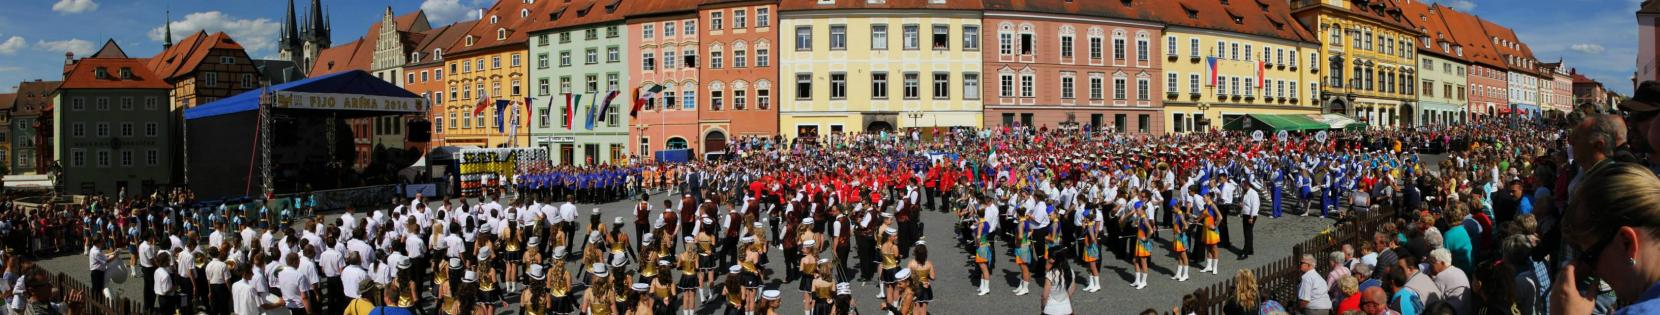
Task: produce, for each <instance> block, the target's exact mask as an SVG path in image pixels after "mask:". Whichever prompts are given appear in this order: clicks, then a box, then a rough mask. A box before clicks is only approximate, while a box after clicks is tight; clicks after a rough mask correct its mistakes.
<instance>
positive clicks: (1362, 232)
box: [1184, 207, 1396, 315]
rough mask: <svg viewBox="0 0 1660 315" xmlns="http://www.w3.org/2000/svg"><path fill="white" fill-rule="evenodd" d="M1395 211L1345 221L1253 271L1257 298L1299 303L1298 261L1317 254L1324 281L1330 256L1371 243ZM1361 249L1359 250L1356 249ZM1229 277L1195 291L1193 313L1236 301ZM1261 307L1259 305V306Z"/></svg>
mask: <svg viewBox="0 0 1660 315" xmlns="http://www.w3.org/2000/svg"><path fill="white" fill-rule="evenodd" d="M1395 217H1396V216H1395V210H1394V209H1392V208H1389V207H1381V208H1379V209H1378V210H1376V211H1370V212H1366V213H1363V214H1361V216H1360V217H1359V218H1357V219H1355V220H1349V221H1344V222H1341V223H1338V224H1337V225H1335V226H1333V227H1332V228H1331V229H1329V230H1326V231H1322V232H1321V233H1320V234H1319V235H1315V236H1314V237H1313V238H1311V239H1309V240H1306V241H1303V242H1302V243H1298V244H1297V245H1294V246H1292V247H1291V255H1289V256H1286V257H1280V258H1278V259H1274V260H1272V261H1271V262H1269V263H1268V264H1266V265H1262V266H1260V267H1256V268H1252V269H1251V272H1252V274H1255V275H1256V277H1257V290H1258V293H1257V296H1258V299H1259V303H1260V302H1266V301H1270V300H1272V301H1277V302H1279V303H1280V305H1285V306H1287V307H1290V306H1294V305H1296V304H1297V284H1298V282H1300V281H1302V275H1303V272H1302V271H1301V270H1298V267H1299V264H1300V262H1299V260H1300V259H1301V257H1302V256H1303V255H1304V254H1309V255H1314V258H1315V261H1316V263H1315V267H1314V268H1315V272H1318V273H1319V274H1320V275H1321V278H1322V279H1324V278H1325V277H1324V276H1325V275H1326V273H1328V272H1331V265H1330V264H1327V263H1325V262H1327V260H1328V258H1327V257H1328V256H1327V254H1328V253H1331V252H1332V251H1336V250H1339V249H1341V248H1342V246H1343V244H1351V245H1357V246H1358V244H1359V242H1362V241H1368V242H1369V241H1371V239H1372V234H1373V233H1376V232H1377V230H1378V228H1379V227H1382V226H1383V225H1384V224H1385V223H1388V222H1390V221H1391V220H1392V219H1394V218H1395ZM1357 248H1358V247H1357ZM1223 274H1224V275H1227V276H1228V278H1227V279H1225V280H1223V281H1221V282H1217V283H1214V284H1211V285H1208V286H1203V287H1200V288H1199V289H1196V290H1193V292H1192V293H1191V295H1192V296H1193V297H1194V298H1195V301H1196V302H1197V303H1195V304H1196V305H1192V306H1191V307H1192V309H1191V310H1185V309H1184V311H1191V312H1193V313H1196V314H1199V315H1209V314H1222V307H1223V306H1225V305H1227V304H1228V301H1229V300H1232V299H1233V298H1234V281H1235V280H1234V277H1233V274H1231V273H1225V272H1224V273H1223ZM1259 305H1260V304H1259Z"/></svg>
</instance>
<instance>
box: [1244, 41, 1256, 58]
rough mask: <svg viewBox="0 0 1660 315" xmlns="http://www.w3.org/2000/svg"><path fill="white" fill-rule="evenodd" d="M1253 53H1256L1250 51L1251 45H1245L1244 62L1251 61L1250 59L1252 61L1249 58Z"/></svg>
mask: <svg viewBox="0 0 1660 315" xmlns="http://www.w3.org/2000/svg"><path fill="white" fill-rule="evenodd" d="M1255 53H1256V52H1255V51H1254V50H1253V49H1251V44H1245V61H1251V59H1253V58H1251V54H1255Z"/></svg>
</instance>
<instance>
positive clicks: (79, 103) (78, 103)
mask: <svg viewBox="0 0 1660 315" xmlns="http://www.w3.org/2000/svg"><path fill="white" fill-rule="evenodd" d="M69 110H70V111H77V112H78V111H83V110H86V100H85V99H82V98H79V97H77V98H74V99H71V100H70V101H69Z"/></svg>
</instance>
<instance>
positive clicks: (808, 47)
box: [777, 0, 985, 139]
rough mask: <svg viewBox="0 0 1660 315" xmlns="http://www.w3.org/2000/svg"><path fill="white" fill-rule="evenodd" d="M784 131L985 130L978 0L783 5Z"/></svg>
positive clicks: (819, 0)
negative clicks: (972, 128)
mask: <svg viewBox="0 0 1660 315" xmlns="http://www.w3.org/2000/svg"><path fill="white" fill-rule="evenodd" d="M779 8H780V10H781V12H780V15H779V25H780V26H781V27H782V28H781V31H780V33H781V34H780V35H779V37H780V39H787V40H782V41H781V42H783V43H784V45H781V46H784V47H782V48H781V49H778V50H777V51H779V54H780V55H782V56H780V57H781V58H779V60H780V61H781V62H780V68H779V71H778V72H779V73H778V74H779V81H780V82H779V83H780V84H779V85H780V87H781V88H780V89H779V91H780V94H779V96H780V98H781V99H782V100H783V101H782V102H779V103H780V104H781V106H780V107H779V117H778V120H779V128H778V129H779V131H780V132H781V133H782V134H784V135H785V136H786V137H790V138H796V137H805V138H806V139H814V137H816V136H817V135H831V134H834V133H837V132H842V133H854V132H877V131H892V130H895V129H903V128H912V127H936V126H937V127H956V126H961V127H980V126H981V123H982V119H981V101H980V97H981V95H980V94H981V93H982V90H983V89H982V84H984V83H983V80H984V79H985V77H984V75H983V74H982V73H981V68H980V67H981V59H980V58H981V55H980V49H981V46H982V44H981V37H980V36H981V32H982V28H981V27H980V15H981V14H980V11H979V9H980V3H979V2H978V1H962V0H930V1H903V2H902V3H901V1H894V2H886V1H866V0H785V1H782V3H780V5H779Z"/></svg>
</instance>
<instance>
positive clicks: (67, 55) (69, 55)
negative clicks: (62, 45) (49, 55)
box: [63, 51, 75, 65]
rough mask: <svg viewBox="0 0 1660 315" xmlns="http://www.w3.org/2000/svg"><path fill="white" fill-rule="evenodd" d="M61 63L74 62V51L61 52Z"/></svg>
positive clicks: (68, 63) (69, 63) (70, 63)
mask: <svg viewBox="0 0 1660 315" xmlns="http://www.w3.org/2000/svg"><path fill="white" fill-rule="evenodd" d="M63 64H64V65H72V64H75V52H73V51H65V52H63Z"/></svg>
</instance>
